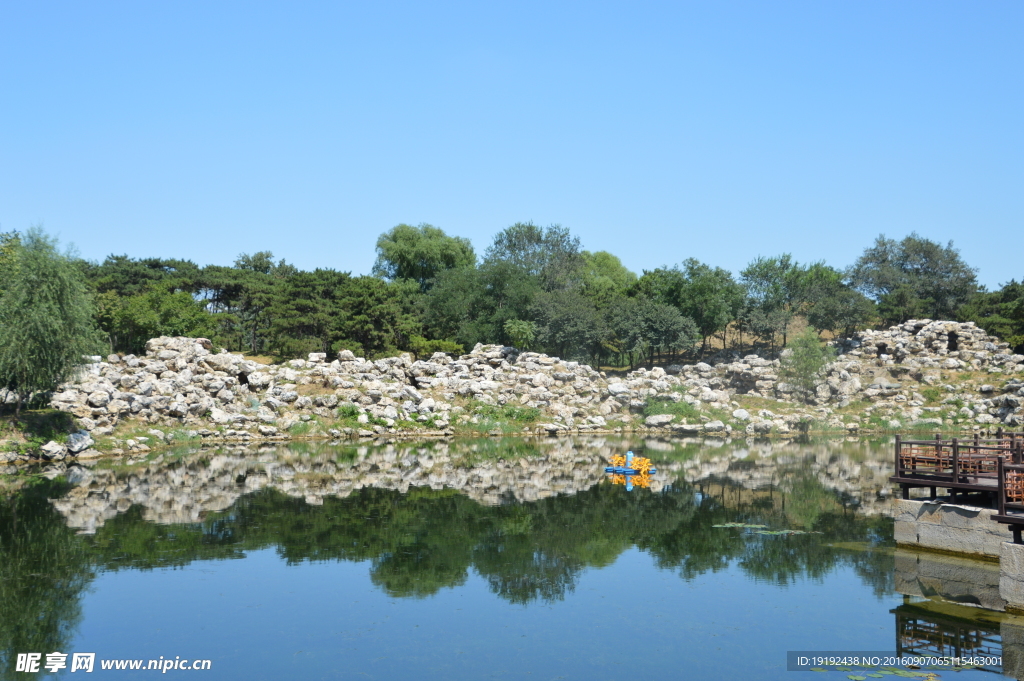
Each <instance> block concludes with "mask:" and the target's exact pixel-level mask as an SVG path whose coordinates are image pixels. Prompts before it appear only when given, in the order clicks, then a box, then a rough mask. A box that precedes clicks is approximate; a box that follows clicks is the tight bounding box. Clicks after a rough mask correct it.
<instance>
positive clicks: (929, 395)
mask: <svg viewBox="0 0 1024 681" xmlns="http://www.w3.org/2000/svg"><path fill="white" fill-rule="evenodd" d="M945 394H946V393H945V391H944V390H942V389H940V388H922V389H921V397H923V398H924V399H925V402H927V403H928V404H935V403H936V402H939V401H940V400H942V397H943V395H945Z"/></svg>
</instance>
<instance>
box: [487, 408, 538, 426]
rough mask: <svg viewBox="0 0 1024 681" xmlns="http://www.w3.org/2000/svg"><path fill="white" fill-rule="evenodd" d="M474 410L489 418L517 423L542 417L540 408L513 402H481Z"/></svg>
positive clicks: (530, 421)
mask: <svg viewBox="0 0 1024 681" xmlns="http://www.w3.org/2000/svg"><path fill="white" fill-rule="evenodd" d="M473 412H474V413H476V414H479V415H481V416H485V417H488V418H494V419H502V420H504V421H515V422H517V423H533V422H534V421H536V420H537V419H539V418H540V413H541V412H540V409H538V408H536V407H524V406H521V405H518V404H512V403H507V404H503V405H501V406H495V405H491V404H479V405H477V406H475V407H473Z"/></svg>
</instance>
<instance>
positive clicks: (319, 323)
mask: <svg viewBox="0 0 1024 681" xmlns="http://www.w3.org/2000/svg"><path fill="white" fill-rule="evenodd" d="M376 252H377V260H376V262H375V264H374V267H373V270H372V272H371V273H370V274H369V275H352V274H351V273H349V272H342V271H338V270H334V269H320V268H318V269H315V270H312V271H305V270H301V269H299V268H297V267H295V266H293V265H291V264H289V263H288V262H286V261H285V260H284V259H278V258H275V256H274V254H273V253H271V252H268V251H260V252H256V253H252V254H241V255H239V257H238V258H237V259H236V260H235V261H234V263H232V264H231V265H230V266H224V265H208V266H204V267H200V266H199V265H197V264H196V263H195V262H193V261H191V260H180V259H174V258H160V257H153V258H131V257H128V256H127V255H111V256H108V257H107V258H106V259H105V260H104V261H103V262H89V261H86V260H83V259H80V258H77V257H75V256H74V255H73V254H70V253H61V252H59V251H58V250H57V244H56V243H55V242H54V241H53V240H52V239H50V238H49V237H47V236H46V235H45V234H44V233H43V232H42V231H41V230H39V229H32V230H28V231H27V232H26V233H24V234H17V233H8V234H3V235H0V300H2V306H0V347H2V348H5V349H7V354H9V355H11V357H9V358H7V359H4V358H3V357H0V374H2V375H3V376H2V377H3V378H4V380H5V382H6V384H8V385H9V386H10V384H11V381H12V379H11V378H10V376H12V375H13V374H12V373H11V369H10V367H11V366H13V365H15V364H17V362H16V361H14V360H15V359H16V357H15V356H16V355H18V354H19V352H20V350H19V349H24V348H26V347H29V346H30V345H31V344H30V343H29V344H26V339H25V335H26V333H29V331H26V329H29V330H30V331H31V333H29V335H31V334H32V333H34V334H35V335H36V336H39V337H42V336H45V335H49V336H51V337H68V338H70V337H71V336H76V337H78V338H83V337H86V336H89V334H88V333H85V332H83V331H82V327H83V324H85V325H86V326H88V325H89V324H87V323H86V322H89V320H91V324H92V326H93V327H94V328H95V329H96V330H97V331H98V332H99V335H100V336H101V337H102V344H101V345H102V346H104V348H103V349H105V350H106V351H107V352H121V353H136V354H137V353H140V352H141V351H142V350H143V348H144V345H145V342H146V340H148V339H149V338H152V337H156V336H160V335H188V336H203V337H207V338H210V339H211V340H212V341H213V342H214V343H215V344H216V345H218V346H221V347H225V348H227V349H229V350H232V351H243V352H247V353H251V354H267V355H273V356H276V357H282V358H283V357H296V356H302V355H304V354H305V353H308V352H328V353H330V352H334V351H337V350H341V349H350V350H352V351H354V352H355V353H356V354H359V355H364V356H368V357H377V356H383V355H388V354H392V353H396V352H399V351H411V352H413V353H415V354H417V355H423V354H430V353H432V352H436V351H443V352H460V351H462V350H463V349H466V348H471V347H472V346H473V345H474V344H476V343H502V344H507V345H514V346H516V347H519V348H521V349H531V350H537V351H543V352H547V353H549V354H554V355H557V356H560V357H563V358H568V359H580V360H584V361H589V362H591V363H594V364H600V365H606V364H614V365H618V366H622V365H626V364H629V365H630V366H635V365H636V364H638V363H641V362H644V361H650V360H651V359H652V358H654V357H655V356H656V355H658V356H660V357H661V358H665V359H675V358H678V357H691V358H696V357H700V356H704V355H706V354H707V353H708V352H709V351H711V350H712V349H713V348H715V347H718V348H720V347H723V346H726V347H736V348H741V349H744V350H745V349H749V348H751V347H764V348H767V349H768V350H769V351H773V350H775V349H777V348H778V347H779V346H782V345H785V344H786V343H787V341H788V340H789V334H790V330H791V326H792V324H793V321H794V319H797V318H802V319H803V320H805V321H806V323H807V324H809V325H810V326H812V327H813V328H815V329H817V330H818V331H820V332H823V333H824V332H830V333H832V334H847V333H850V332H852V331H854V330H857V329H860V328H866V327H870V326H880V325H890V324H894V323H899V322H902V321H905V320H907V319H911V318H932V319H956V320H961V321H975V322H977V323H978V324H979V325H980V326H982V327H983V328H985V329H986V330H987V331H988V332H990V333H994V334H996V335H999V336H1001V337H1003V338H1004V339H1007V340H1008V341H1009V342H1010V343H1011V344H1012V345H1014V346H1017V347H1020V346H1021V345H1024V284H1021V283H1017V281H1016V280H1014V281H1011V282H1009V283H1008V284H1005V285H1004V286H1002V287H1001V288H1000V289H999V290H997V291H987V290H985V289H984V288H983V287H981V286H979V285H978V283H977V270H976V269H975V268H973V267H970V266H969V265H968V264H966V263H965V262H964V261H963V259H962V258H961V257H960V254H959V252H958V251H957V250H956V249H955V248H954V247H953V244H952V243H949V244H947V245H942V244H939V243H936V242H933V241H930V240H928V239H925V238H923V237H920V236H918V235H917V234H912V235H910V236H908V237H906V238H904V239H902V240H899V241H897V240H894V239H888V238H886V237H885V236H879V237H878V238H877V239H876V240H875V242H874V244H872V245H871V246H869V247H868V248H867V249H865V251H864V252H863V254H861V255H860V257H859V258H857V260H856V262H855V263H854V264H853V265H852V266H850V267H848V268H845V269H837V268H835V267H832V266H830V265H827V264H825V263H824V262H813V263H800V262H797V261H796V260H794V259H793V258H792V257H791V256H790V255H789V254H781V255H777V256H764V257H758V258H756V259H755V260H753V261H752V262H750V263H749V264H748V265H747V266H746V267H745V268H744V269H743V270H742V271H740V272H739V273H738V275H734V274H733V273H731V272H729V271H727V270H725V269H723V268H721V267H716V266H714V265H711V264H708V263H704V262H700V261H699V260H696V259H694V258H689V259H684V260H682V261H681V262H679V263H678V264H675V265H672V266H668V265H666V266H663V267H659V268H656V269H654V270H651V271H644V272H642V273H641V275H640V276H637V275H636V274H635V273H633V272H631V271H630V270H628V269H627V268H626V267H625V266H624V265H623V264H622V262H621V261H620V259H619V258H618V257H616V256H615V255H613V254H612V253H609V252H606V251H596V252H591V251H587V250H584V248H583V246H582V244H581V243H580V240H579V238H578V237H576V236H574V235H573V234H571V233H570V231H569V230H568V229H566V228H564V227H560V226H558V225H552V226H548V227H540V226H537V225H534V224H532V223H516V224H514V225H512V226H510V227H508V228H506V229H504V230H502V231H500V232H499V233H498V234H497V235H496V236H495V237H494V239H493V241H492V243H491V244H490V245H489V246H488V247H487V248H486V250H485V251H484V253H483V254H482V256H478V255H477V254H476V252H475V251H474V249H473V246H472V245H471V244H470V242H469V240H467V239H465V238H461V237H457V236H451V235H448V234H446V233H445V232H444V231H443V230H442V229H439V228H437V227H434V226H431V225H427V224H421V225H418V226H411V225H406V224H400V225H397V226H396V227H394V228H392V229H390V230H388V231H386V232H384V233H383V234H381V235H380V237H379V239H378V240H377V246H376ZM53 301H57V302H53ZM62 305H63V306H64V308H67V309H64V308H61V306H62ZM61 310H63V311H61ZM67 310H73V311H76V312H75V313H74V314H69V313H68V312H67ZM54 318H55V319H58V320H73V321H74V325H73V326H74V329H63V330H60V329H57V328H56V327H55V326H54V323H56V322H52V320H53V319H54ZM45 319H50V320H51V323H49V324H50V325H49V326H47V322H45ZM83 320H84V321H83ZM58 326H59V324H58ZM44 327H45V328H44ZM19 334H20V335H19ZM76 334H77V335H76ZM90 339H91V340H90V342H92V343H93V345H97V346H98V345H99V344H97V343H96V340H97V337H96V336H92V337H90ZM65 346H66V347H69V348H71V350H70V351H71V352H72V354H74V353H75V352H80V351H81V350H82V349H83V347H84V345H82V344H81V343H79V344H77V345H75V344H71V345H68V344H65ZM21 354H22V355H23V354H24V353H23V352H22V353H21ZM19 381H20V383H22V384H26V385H27V384H30V383H32V381H31V380H28V379H27V378H19V379H16V380H14V383H15V384H17V383H19ZM37 389H38V388H37Z"/></svg>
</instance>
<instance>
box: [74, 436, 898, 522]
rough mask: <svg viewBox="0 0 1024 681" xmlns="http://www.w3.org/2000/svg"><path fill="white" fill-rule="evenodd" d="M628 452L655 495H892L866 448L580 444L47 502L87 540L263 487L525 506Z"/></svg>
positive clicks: (251, 472) (496, 448) (877, 459)
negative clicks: (688, 489) (652, 467)
mask: <svg viewBox="0 0 1024 681" xmlns="http://www.w3.org/2000/svg"><path fill="white" fill-rule="evenodd" d="M627 448H633V449H635V450H636V451H637V452H638V453H640V452H645V454H646V456H649V457H651V458H652V459H653V460H654V461H655V462H656V463H657V465H658V469H659V470H658V473H657V474H655V475H653V476H651V478H650V480H649V485H650V489H651V491H652V492H655V493H658V492H661V491H662V489H663V487H664V486H665V485H666V484H669V483H671V482H673V481H675V482H677V483H678V482H683V481H685V482H688V483H691V484H693V485H695V486H697V487H698V488H699V489H701V491H703V490H704V489H705V488H707V489H712V488H715V489H718V490H720V491H724V490H725V489H726V488H728V489H729V490H730V491H731V492H733V494H734V495H735V496H736V498H737V500H739V501H742V500H746V501H749V502H757V503H761V504H762V505H763V504H765V503H768V504H769V505H771V504H772V503H774V502H773V501H769V500H768V499H775V498H776V492H780V493H782V495H778V496H777V499H778V501H779V503H784V500H785V496H784V495H785V493H790V495H791V496H796V497H797V499H796V502H795V503H797V504H799V503H801V501H806V500H807V498H808V494H813V493H814V492H825V493H827V494H828V495H831V496H834V497H835V498H836V499H838V500H839V501H840V502H841V503H842V504H843V505H844V506H850V507H852V508H856V509H857V510H858V511H859V512H861V513H867V514H875V513H882V512H885V511H886V509H887V506H888V499H889V498H890V496H891V494H890V492H891V486H890V485H889V483H888V475H889V470H888V467H889V465H890V462H889V460H888V447H887V445H879V444H878V443H873V442H861V441H853V442H848V441H845V440H833V441H822V442H818V443H814V444H798V443H794V442H792V441H785V440H781V441H760V442H750V443H747V442H743V441H738V442H732V443H728V444H726V443H725V441H723V440H676V441H663V440H654V439H650V440H645V441H629V440H623V439H616V438H583V439H575V440H568V439H552V440H539V441H525V440H519V439H503V440H496V441H495V440H482V441H481V440H475V441H465V442H458V441H456V442H428V443H415V444H409V443H403V444H390V445H383V446H377V447H373V446H360V447H353V446H344V447H332V446H329V445H321V446H312V447H311V446H295V445H293V446H291V447H265V448H261V449H258V450H252V449H234V450H232V449H220V450H207V451H204V452H199V453H196V454H194V455H191V456H186V457H184V458H182V459H178V460H174V461H170V462H165V461H163V460H162V457H161V458H160V459H158V460H157V461H154V462H152V463H149V464H140V465H137V466H134V467H131V468H128V469H126V470H109V469H107V470H104V469H87V468H76V469H73V471H74V472H73V474H72V475H71V479H73V480H74V481H75V482H76V487H75V489H73V490H72V492H71V493H70V494H68V495H67V496H66V497H65V498H63V499H60V500H57V501H55V502H54V505H55V507H56V508H57V509H58V510H59V511H60V512H61V513H62V514H63V515H64V516H65V517H66V518H67V522H68V525H69V526H71V527H74V528H76V529H78V530H80V531H82V532H84V533H93V532H95V531H96V529H97V528H98V527H101V526H102V525H103V523H104V522H106V521H107V520H109V519H110V518H113V517H114V516H116V515H117V514H118V513H121V512H124V511H125V510H127V509H128V508H130V507H131V506H134V505H139V506H142V507H143V508H144V513H143V517H144V518H145V519H147V520H150V521H152V522H156V523H194V522H199V521H201V520H202V518H203V517H204V516H205V514H207V513H209V512H217V511H222V510H224V509H226V508H228V507H230V506H231V504H233V503H234V502H235V500H236V499H237V498H238V497H239V496H241V495H242V494H246V493H250V492H253V491H256V490H260V489H264V488H272V489H275V490H278V491H280V492H282V493H284V494H286V495H288V496H293V497H300V498H302V499H304V500H305V501H306V503H308V504H312V505H316V504H321V503H323V498H324V497H325V496H337V497H345V496H347V495H349V494H351V493H352V492H353V491H355V490H359V489H363V488H366V487H375V488H380V489H392V490H396V491H399V492H406V491H408V490H409V489H410V488H413V487H430V488H432V489H442V488H444V489H452V490H458V491H460V492H461V493H463V494H465V495H466V496H468V497H469V498H470V499H473V500H475V501H477V502H479V503H481V504H487V505H496V504H500V503H506V502H511V501H516V502H529V501H536V500H538V499H544V498H547V497H550V496H554V495H557V494H575V493H577V492H580V491H583V490H586V489H589V488H590V487H592V486H593V485H595V484H597V483H599V482H600V481H601V480H602V478H603V477H604V476H603V474H602V467H603V466H604V465H605V462H607V460H608V459H609V458H610V457H611V456H612V455H614V454H620V453H621V452H623V451H625V450H626V449H627ZM716 485H717V487H715V486H716ZM812 488H813V489H812ZM744 490H746V491H747V492H744ZM723 501H724V497H723Z"/></svg>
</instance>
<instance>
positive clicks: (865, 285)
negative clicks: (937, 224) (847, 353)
mask: <svg viewBox="0 0 1024 681" xmlns="http://www.w3.org/2000/svg"><path fill="white" fill-rule="evenodd" d="M976 273H977V270H976V269H975V268H972V267H969V266H968V265H967V264H966V263H965V262H964V261H963V260H962V259H961V258H960V253H959V251H957V250H956V249H955V248H953V242H952V241H950V242H949V243H948V244H947V245H946V246H942V245H941V244H938V243H935V242H934V241H930V240H928V239H924V238H922V237H920V236H918V235H917V234H916V233H913V234H911V235H910V236H908V237H906V238H904V239H903V240H902V241H896V240H894V239H886V238H885V236H884V235H881V236H879V237H878V238H877V239H876V240H875V243H874V245H873V246H871V247H869V248H867V249H866V250H865V251H864V254H863V255H861V257H860V258H858V259H857V262H856V263H854V265H853V266H852V267H851V268H850V270H849V271H848V272H847V276H848V277H849V280H850V283H851V285H852V286H853V287H854V288H856V289H858V290H860V291H862V292H864V293H866V294H867V295H869V296H871V297H873V298H875V299H876V300H878V302H879V312H880V314H881V315H882V317H883V319H884V320H885V321H887V322H890V323H899V322H903V321H906V320H907V319H910V318H911V317H929V318H931V319H955V318H956V315H957V311H958V310H959V309H960V307H961V306H962V305H964V303H966V302H967V301H968V300H969V299H970V298H971V297H972V296H973V295H974V294H975V293H976V292H977V290H978V282H977V277H976Z"/></svg>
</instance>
